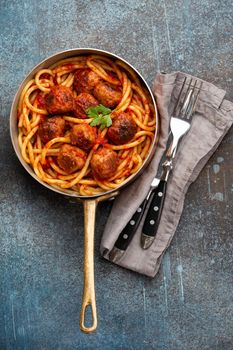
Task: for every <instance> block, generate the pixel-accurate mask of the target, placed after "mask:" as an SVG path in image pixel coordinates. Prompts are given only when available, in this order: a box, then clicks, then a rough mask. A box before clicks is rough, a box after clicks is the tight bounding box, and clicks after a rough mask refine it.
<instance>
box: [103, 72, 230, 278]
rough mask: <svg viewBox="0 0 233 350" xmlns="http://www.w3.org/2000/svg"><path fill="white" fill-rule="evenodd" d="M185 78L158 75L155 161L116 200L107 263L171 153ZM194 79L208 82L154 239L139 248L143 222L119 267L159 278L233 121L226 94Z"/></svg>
mask: <svg viewBox="0 0 233 350" xmlns="http://www.w3.org/2000/svg"><path fill="white" fill-rule="evenodd" d="M185 76H186V77H188V78H191V76H190V75H188V74H184V73H181V72H176V73H172V74H162V73H158V74H157V75H156V77H155V82H154V87H153V93H154V95H155V97H156V102H157V107H158V111H159V116H160V136H159V143H158V146H157V148H156V150H155V154H154V157H153V159H152V161H151V163H150V164H149V166H148V167H147V168H146V169H145V171H144V172H143V174H142V175H141V176H140V177H139V178H138V179H137V180H136V181H135V182H134V183H132V184H131V185H130V186H128V187H127V188H126V189H125V190H123V191H122V192H121V193H120V195H119V196H118V197H117V198H116V199H115V201H114V204H113V207H112V210H111V213H110V216H109V218H108V221H107V224H106V227H105V230H104V233H103V236H102V240H101V247H100V251H101V254H102V255H103V256H104V257H105V258H106V259H108V255H109V252H110V251H111V249H112V248H113V246H114V243H115V241H116V240H117V238H118V236H119V234H120V232H121V231H122V229H123V228H124V227H125V225H126V224H127V222H128V221H129V220H130V218H131V217H132V215H133V213H134V212H135V210H136V209H137V208H138V206H139V205H140V203H141V202H142V200H143V199H144V198H145V196H146V194H147V192H148V190H149V187H150V184H151V181H152V179H153V178H154V176H155V175H156V173H157V170H158V166H159V163H160V160H161V157H162V155H163V154H164V151H165V149H166V143H167V139H168V130H169V121H170V115H171V112H172V110H173V108H174V105H175V102H176V100H177V98H178V95H179V91H180V89H181V85H182V82H183V80H184V78H185ZM193 78H194V77H193ZM195 79H197V80H198V82H199V83H198V86H199V85H200V82H201V81H202V82H203V84H202V88H201V91H200V94H199V97H198V101H197V105H196V109H195V113H194V115H193V119H192V126H191V129H190V131H189V132H188V134H187V135H186V136H184V137H183V139H182V141H181V143H180V145H179V147H178V151H177V154H176V158H175V161H174V167H173V172H172V174H171V176H170V178H169V181H168V184H167V194H166V199H165V203H164V209H163V212H162V216H161V220H160V224H159V228H158V231H157V234H156V237H155V240H154V242H153V244H152V246H151V247H150V248H149V249H147V250H143V249H142V248H141V247H140V236H141V229H142V225H143V220H142V222H141V224H140V225H139V228H138V230H137V232H136V234H135V236H134V238H133V240H132V241H131V243H130V245H129V247H128V248H127V250H126V252H125V254H124V256H123V257H122V258H121V260H119V261H118V262H117V264H118V265H120V266H123V267H125V268H128V269H130V270H133V271H137V272H139V273H142V274H145V275H147V276H150V277H154V276H155V275H156V273H157V272H158V270H159V266H160V263H161V259H162V257H163V254H164V252H165V250H166V249H167V248H168V246H169V244H170V242H171V240H172V237H173V236H174V233H175V231H176V228H177V225H178V223H179V219H180V216H181V213H182V209H183V205H184V199H185V194H186V192H187V190H188V187H189V185H190V184H191V183H192V182H193V181H195V180H196V178H197V176H198V175H199V173H200V171H201V169H202V168H203V167H204V165H205V164H206V162H207V161H208V159H209V158H210V157H211V156H212V154H213V153H214V151H215V150H216V149H217V147H218V145H219V144H220V142H221V141H222V139H223V137H224V136H225V134H226V133H227V131H228V130H229V128H230V127H231V125H232V122H233V104H232V103H231V102H229V101H227V100H225V99H224V96H225V91H224V90H222V89H219V88H218V87H216V86H214V85H213V84H210V83H208V82H206V81H203V80H201V79H198V78H195Z"/></svg>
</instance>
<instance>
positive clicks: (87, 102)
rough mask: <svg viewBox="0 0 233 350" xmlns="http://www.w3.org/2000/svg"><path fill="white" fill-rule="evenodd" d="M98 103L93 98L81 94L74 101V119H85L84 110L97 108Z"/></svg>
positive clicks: (84, 93) (83, 93)
mask: <svg viewBox="0 0 233 350" xmlns="http://www.w3.org/2000/svg"><path fill="white" fill-rule="evenodd" d="M98 104H99V102H98V101H97V100H96V99H95V97H94V96H92V95H90V94H88V93H86V92H82V93H81V94H79V95H78V96H77V97H76V98H75V100H74V116H75V117H76V118H81V119H84V118H86V117H87V115H86V110H87V109H88V108H90V107H96V106H98Z"/></svg>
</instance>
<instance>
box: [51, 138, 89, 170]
mask: <svg viewBox="0 0 233 350" xmlns="http://www.w3.org/2000/svg"><path fill="white" fill-rule="evenodd" d="M86 159H87V155H86V153H85V152H83V150H81V149H80V148H78V147H75V146H70V145H68V144H65V145H63V146H62V147H61V148H60V151H59V154H58V156H57V163H58V165H59V167H60V168H61V169H63V170H64V171H66V172H67V173H68V174H70V173H73V172H74V171H76V170H79V169H82V168H83V167H84V165H85V162H86Z"/></svg>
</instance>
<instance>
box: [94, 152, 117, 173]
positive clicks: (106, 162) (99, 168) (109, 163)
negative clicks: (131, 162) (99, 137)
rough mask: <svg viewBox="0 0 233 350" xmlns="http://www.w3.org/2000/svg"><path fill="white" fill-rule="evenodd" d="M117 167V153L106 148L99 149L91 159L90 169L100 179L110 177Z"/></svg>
mask: <svg viewBox="0 0 233 350" xmlns="http://www.w3.org/2000/svg"><path fill="white" fill-rule="evenodd" d="M117 166H118V156H117V153H116V152H114V151H113V150H111V149H108V148H105V147H103V148H101V149H99V150H98V151H96V152H95V153H94V154H93V156H92V159H91V169H92V171H93V173H94V175H96V176H97V177H99V178H100V179H108V178H110V177H112V176H113V175H114V174H115V172H116V170H117Z"/></svg>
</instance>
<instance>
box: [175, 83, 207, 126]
mask: <svg viewBox="0 0 233 350" xmlns="http://www.w3.org/2000/svg"><path fill="white" fill-rule="evenodd" d="M197 83H198V80H197V79H193V78H190V81H189V83H188V78H187V77H185V78H184V81H183V84H182V87H181V90H180V93H179V96H178V99H177V102H176V105H175V108H174V112H173V116H174V117H175V116H177V113H179V117H181V118H185V119H189V118H190V117H191V115H192V113H193V111H194V108H195V105H196V102H197V98H198V95H199V93H200V90H201V88H202V84H203V83H202V82H200V85H199V86H197ZM186 85H188V87H187V88H186ZM180 106H181V108H180Z"/></svg>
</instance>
